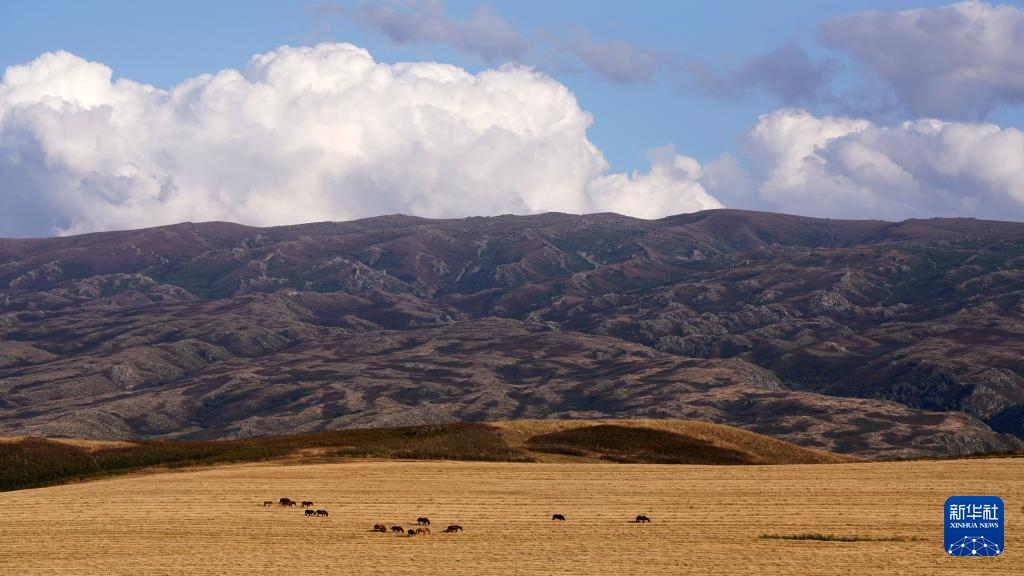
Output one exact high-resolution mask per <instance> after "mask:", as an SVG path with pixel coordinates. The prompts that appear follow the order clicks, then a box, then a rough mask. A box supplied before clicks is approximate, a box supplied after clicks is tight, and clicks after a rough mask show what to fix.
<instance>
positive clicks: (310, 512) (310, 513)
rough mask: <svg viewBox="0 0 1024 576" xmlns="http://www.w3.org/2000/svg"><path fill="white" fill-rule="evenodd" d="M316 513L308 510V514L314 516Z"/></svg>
mask: <svg viewBox="0 0 1024 576" xmlns="http://www.w3.org/2000/svg"><path fill="white" fill-rule="evenodd" d="M314 515H316V512H314V511H312V510H306V516H314Z"/></svg>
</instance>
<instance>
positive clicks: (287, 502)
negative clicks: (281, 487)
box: [278, 498, 295, 506]
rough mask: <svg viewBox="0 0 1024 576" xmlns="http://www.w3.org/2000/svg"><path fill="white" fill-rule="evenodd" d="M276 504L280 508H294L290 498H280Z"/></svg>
mask: <svg viewBox="0 0 1024 576" xmlns="http://www.w3.org/2000/svg"><path fill="white" fill-rule="evenodd" d="M278 502H279V503H280V504H281V506H295V500H292V499H291V498H281V499H280V500H278Z"/></svg>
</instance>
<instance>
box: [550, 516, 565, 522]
mask: <svg viewBox="0 0 1024 576" xmlns="http://www.w3.org/2000/svg"><path fill="white" fill-rule="evenodd" d="M551 519H552V520H561V521H562V522H565V516H562V515H561V514H552V515H551Z"/></svg>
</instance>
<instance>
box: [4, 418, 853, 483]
mask: <svg viewBox="0 0 1024 576" xmlns="http://www.w3.org/2000/svg"><path fill="white" fill-rule="evenodd" d="M285 458H299V459H309V458H326V459H332V458H388V459H415V460H476V461H511V462H534V461H547V462H551V461H556V462H557V461H563V460H570V461H583V462H621V463H643V464H646V463H658V464H797V463H803V464H810V463H827V462H848V461H851V459H849V458H845V457H842V456H837V455H834V454H829V453H826V452H818V451H814V450H807V449H804V448H799V447H797V446H793V445H791V444H786V443H785V442H780V441H778V440H774V439H771V438H767V437H764V436H760V435H758V434H753V433H751V432H745V431H742V430H737V429H735V428H731V427H728V426H718V425H714V424H705V423H700V422H687V421H653V420H650V421H649V420H642V421H635V422H634V421H629V420H610V421H586V420H578V421H566V420H553V421H546V420H531V421H514V422H501V423H493V424H482V423H452V424H437V425H428V426H412V427H403V428H370V429H359V430H339V431H333V432H319V433H314V434H304V435H299V436H275V437H262V438H250V439H244V440H213V441H163V440H159V441H157V440H153V441H140V442H132V443H123V442H113V443H112V442H95V443H90V442H86V441H78V440H64V439H44V438H20V439H8V440H7V441H3V442H0V491H6V490H19V489H23V488H34V487H41V486H48V485H53V484H61V483H65V482H71V481H76V480H84V479H90V478H96V477H101V476H107V475H111V474H119V473H126V472H131V471H136V470H142V469H146V468H152V467H165V468H176V467H184V466H200V465H211V464H223V463H232V462H257V461H262V460H276V459H285Z"/></svg>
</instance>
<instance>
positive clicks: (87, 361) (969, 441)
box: [0, 210, 1024, 456]
mask: <svg viewBox="0 0 1024 576" xmlns="http://www.w3.org/2000/svg"><path fill="white" fill-rule="evenodd" d="M1022 296H1024V224H1016V223H1006V222H987V221H977V220H972V219H934V220H910V221H906V222H902V223H889V222H882V221H839V220H822V219H813V218H803V217H797V216H786V215H777V214H767V213H757V212H743V211H734V210H713V211H708V212H701V213H696V214H687V215H680V216H674V217H670V218H665V219H662V220H655V221H646V220H637V219H632V218H627V217H623V216H619V215H615V214H594V215H587V216H574V215H566V214H543V215H538V216H526V217H519V216H499V217H492V218H467V219H462V220H428V219H422V218H413V217H407V216H384V217H379V218H371V219H367V220H360V221H355V222H344V223H317V224H307V225H299V226H285V227H277V228H251V227H246V226H239V225H235V224H229V223H207V224H180V225H175V226H165V227H161V228H153V229H146V230H136V231H124V232H110V233H99V234H88V235H83V236H77V237H68V238H49V239H34V240H0V430H2V431H5V432H8V433H19V432H20V431H22V430H28V431H31V432H32V433H43V434H58V433H61V434H68V435H73V436H89V437H104V438H136V437H195V438H206V437H241V436H250V435H255V434H265V433H285V432H291V431H314V430H321V429H325V428H331V427H346V426H347V427H351V426H367V425H383V424H391V423H396V424H418V423H427V422H437V421H444V420H449V419H469V420H493V419H508V418H520V417H531V418H544V417H575V418H578V417H640V416H643V417H687V418H704V419H708V420H710V421H715V422H723V423H731V424H736V425H740V426H743V427H746V428H749V429H752V430H756V431H761V432H765V433H768V434H772V435H776V436H779V437H781V438H784V439H786V440H788V441H792V442H796V443H799V444H802V445H806V446H816V447H822V448H826V449H832V450H838V451H844V452H848V453H855V454H860V455H867V456H880V455H904V456H910V455H915V454H918V455H919V454H949V453H963V452H971V451H984V450H1003V449H1011V448H1014V447H1017V446H1019V445H1020V440H1019V438H1014V437H1013V436H1012V435H1007V434H1002V435H1001V434H998V433H994V432H993V431H992V430H991V429H990V428H989V426H986V424H985V423H989V424H991V426H992V427H994V428H995V429H996V431H997V432H1006V433H1010V434H1016V435H1017V436H1018V437H1024V421H1022V419H1024V409H1022V408H1021V407H1022V406H1024V361H1022V356H1024V297H1022ZM498 318H504V320H499V319H498Z"/></svg>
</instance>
